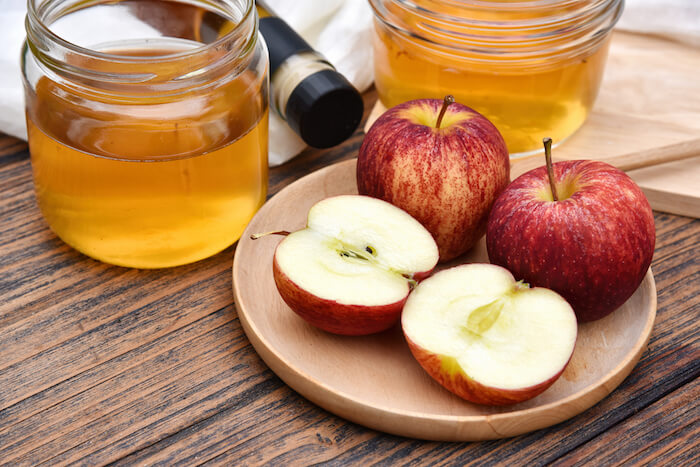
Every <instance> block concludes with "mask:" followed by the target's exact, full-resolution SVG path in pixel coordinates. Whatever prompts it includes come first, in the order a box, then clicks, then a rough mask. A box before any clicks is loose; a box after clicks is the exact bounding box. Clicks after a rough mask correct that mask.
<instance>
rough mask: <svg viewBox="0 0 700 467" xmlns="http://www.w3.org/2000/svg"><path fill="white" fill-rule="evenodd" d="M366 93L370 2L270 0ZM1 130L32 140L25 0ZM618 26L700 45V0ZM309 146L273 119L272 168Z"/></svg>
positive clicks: (8, 1) (10, 51)
mask: <svg viewBox="0 0 700 467" xmlns="http://www.w3.org/2000/svg"><path fill="white" fill-rule="evenodd" d="M267 3H268V4H269V5H270V7H272V8H273V9H274V10H275V12H276V13H277V14H278V15H279V16H280V17H282V18H284V19H285V20H286V21H287V22H288V23H289V24H290V25H291V26H292V27H293V28H294V29H295V30H297V31H298V32H299V33H300V34H301V35H302V36H303V37H304V38H305V39H306V40H307V41H308V42H309V43H310V44H311V45H312V46H314V47H315V48H316V50H318V51H319V52H321V53H322V54H324V55H325V56H326V58H327V59H328V60H329V61H330V62H331V63H333V64H334V65H335V66H336V68H338V70H339V71H340V72H341V73H343V74H344V75H345V76H346V77H347V78H348V79H349V80H350V82H352V83H353V84H354V85H355V86H356V87H357V88H358V89H359V90H360V91H364V90H366V89H367V88H368V87H369V86H371V84H372V81H373V79H374V76H373V66H372V44H371V28H372V12H371V9H370V7H369V2H368V0H294V1H292V0H267ZM0 12H2V13H1V14H0V44H2V46H1V47H0V131H2V132H4V133H8V134H11V135H14V136H17V137H19V138H23V139H24V138H26V129H25V123H24V103H23V91H22V82H21V78H20V68H19V50H20V47H21V44H22V41H23V40H24V14H25V1H24V0H0ZM618 28H620V29H624V30H629V31H636V32H643V33H650V34H657V35H662V36H667V37H669V38H672V39H675V40H678V41H682V42H685V43H688V44H691V45H696V46H700V0H666V1H663V2H661V1H659V0H626V5H625V12H624V13H623V15H622V18H621V20H620V22H619V24H618ZM304 148H305V144H304V142H303V141H301V139H300V138H299V137H298V136H297V135H296V134H295V133H294V132H293V131H292V130H291V129H289V127H288V126H287V125H286V124H285V123H284V122H283V121H282V120H281V119H280V118H279V117H278V116H276V115H271V118H270V148H269V161H270V165H273V166H274V165H278V164H282V163H284V162H286V161H287V160H289V159H291V158H292V157H294V156H295V155H296V154H298V153H299V152H301V151H302V150H303V149H304Z"/></svg>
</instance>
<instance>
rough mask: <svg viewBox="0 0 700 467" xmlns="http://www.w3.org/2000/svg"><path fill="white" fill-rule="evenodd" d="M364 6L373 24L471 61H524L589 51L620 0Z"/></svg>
mask: <svg viewBox="0 0 700 467" xmlns="http://www.w3.org/2000/svg"><path fill="white" fill-rule="evenodd" d="M369 2H370V5H371V6H372V9H373V10H374V15H375V18H376V20H377V21H378V22H379V23H381V24H383V25H384V26H386V27H388V28H390V29H391V30H393V31H394V32H396V33H398V34H401V35H403V36H405V37H408V38H410V39H412V40H417V41H421V42H424V43H427V44H432V45H433V46H437V47H438V48H441V49H444V50H445V51H446V53H456V54H460V53H464V54H466V55H468V56H469V58H470V59H473V60H475V61H484V60H486V61H488V60H489V59H490V57H494V56H498V57H499V59H508V60H518V61H527V60H528V59H531V58H532V59H541V58H542V57H543V56H553V55H565V54H568V53H571V52H572V50H576V51H577V52H582V51H584V50H586V49H590V48H592V47H595V45H596V44H598V43H599V42H600V41H601V40H602V39H603V38H605V37H606V35H607V33H608V32H609V31H610V30H611V29H612V27H613V26H614V25H615V24H616V23H617V20H618V19H619V17H620V15H621V13H622V9H623V5H624V0H522V1H511V2H506V1H504V0H459V1H458V0H434V1H432V2H431V3H432V4H433V5H437V6H443V7H445V9H444V11H441V10H439V9H438V8H435V7H432V8H427V7H425V6H422V5H420V2H419V1H418V0H369ZM455 12H457V13H460V14H456V13H455ZM470 13H471V14H472V15H471V16H470ZM479 15H485V17H481V18H480V17H479ZM564 39H571V40H570V41H566V40H564ZM516 44H517V47H514V45H516Z"/></svg>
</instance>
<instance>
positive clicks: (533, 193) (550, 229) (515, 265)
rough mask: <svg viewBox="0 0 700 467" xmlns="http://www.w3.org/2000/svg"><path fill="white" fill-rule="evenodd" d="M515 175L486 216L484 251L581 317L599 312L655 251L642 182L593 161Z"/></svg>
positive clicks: (616, 303)
mask: <svg viewBox="0 0 700 467" xmlns="http://www.w3.org/2000/svg"><path fill="white" fill-rule="evenodd" d="M553 172H554V186H555V189H556V191H557V193H558V194H557V197H558V201H554V198H553V195H552V189H551V187H550V184H549V178H548V175H547V171H546V168H545V167H541V168H538V169H534V170H532V171H530V172H527V173H525V174H523V175H521V176H520V177H518V178H517V179H516V180H515V181H513V183H511V184H510V185H509V186H508V188H506V190H505V191H504V192H503V193H502V194H501V195H500V196H499V198H498V200H497V201H496V203H495V204H494V207H493V210H492V211H491V215H490V218H489V223H488V230H487V234H486V246H487V250H488V255H489V259H490V261H491V262H492V263H494V264H499V265H501V266H504V267H505V268H507V269H508V270H510V271H511V272H512V273H513V275H514V276H515V277H516V278H518V279H523V280H524V281H526V282H528V283H529V284H532V285H534V286H538V287H546V288H549V289H552V290H554V291H556V292H558V293H559V294H561V295H562V296H563V297H564V298H565V299H566V300H567V301H568V302H569V303H570V304H571V306H572V307H573V308H574V310H575V311H576V315H577V317H578V319H579V321H581V322H583V321H592V320H596V319H599V318H602V317H604V316H606V315H608V314H609V313H611V312H613V311H614V310H615V309H617V308H618V307H620V306H621V305H622V304H623V303H625V301H626V300H627V299H629V298H630V297H631V296H632V294H633V293H634V292H635V290H637V287H639V284H640V283H641V281H642V279H643V278H644V275H645V274H646V272H647V270H648V269H649V265H650V264H651V259H652V256H653V254H654V243H655V238H656V237H655V230H654V216H653V214H652V211H651V207H650V206H649V202H648V201H647V199H646V197H645V196H644V193H642V190H641V189H640V188H639V187H638V186H637V185H636V184H635V183H634V181H632V179H631V178H630V177H629V176H627V175H626V174H625V173H624V172H622V171H621V170H618V169H616V168H615V167H613V166H611V165H609V164H606V163H603V162H597V161H584V160H579V161H563V162H557V163H555V164H553Z"/></svg>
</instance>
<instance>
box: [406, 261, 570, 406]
mask: <svg viewBox="0 0 700 467" xmlns="http://www.w3.org/2000/svg"><path fill="white" fill-rule="evenodd" d="M401 324H402V327H403V332H404V335H405V337H406V341H407V342H408V346H409V348H410V350H411V353H412V354H413V356H414V357H415V358H416V360H417V361H418V363H420V365H421V366H422V367H423V368H424V369H425V371H427V372H428V374H429V375H430V376H431V377H433V378H434V379H435V380H436V381H437V382H439V383H440V384H441V385H442V386H444V387H445V388H446V389H448V390H449V391H451V392H453V393H454V394H456V395H458V396H460V397H462V398H463V399H466V400H468V401H471V402H475V403H477V404H487V405H505V404H514V403H517V402H522V401H525V400H527V399H531V398H533V397H535V396H537V395H538V394H540V393H542V392H543V391H544V390H545V389H547V388H548V387H549V386H551V385H552V384H553V383H554V382H555V381H556V380H557V378H558V377H559V376H560V375H561V373H562V372H563V371H564V368H565V367H566V365H567V363H568V362H569V360H570V358H571V356H572V354H573V351H574V346H575V343H576V334H577V325H576V317H575V315H574V312H573V310H572V308H571V306H570V305H569V304H568V303H567V302H566V300H564V299H563V298H562V297H561V296H559V295H558V294H557V293H555V292H552V291H551V290H547V289H543V288H532V289H531V288H529V287H528V286H527V284H523V283H521V282H516V281H515V279H514V278H513V276H512V274H511V273H510V272H508V271H507V270H506V269H504V268H501V267H499V266H494V265H491V264H466V265H463V266H457V267H454V268H451V269H446V270H444V271H441V272H438V273H436V274H434V275H433V276H432V277H430V278H428V279H426V280H424V281H423V282H421V283H420V284H419V285H418V286H417V287H416V289H415V290H414V291H413V292H412V293H411V295H410V296H409V298H408V300H407V301H406V305H405V306H404V311H403V314H402V317H401Z"/></svg>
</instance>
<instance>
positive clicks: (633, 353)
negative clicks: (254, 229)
mask: <svg viewBox="0 0 700 467" xmlns="http://www.w3.org/2000/svg"><path fill="white" fill-rule="evenodd" d="M356 162H357V159H350V160H346V161H341V162H336V163H334V164H331V165H329V166H326V167H324V168H321V169H319V170H316V171H314V172H311V173H309V174H307V175H305V176H303V177H301V178H299V179H298V180H296V181H294V182H292V183H290V184H289V185H288V186H286V187H284V188H283V189H282V190H280V191H279V192H278V193H276V194H275V195H274V196H272V197H271V198H270V199H269V200H268V201H267V202H266V203H265V205H264V206H263V207H262V208H261V209H260V210H259V211H258V212H257V213H256V214H255V216H254V217H253V219H252V220H251V221H250V223H249V225H248V227H246V229H245V231H244V232H243V235H242V236H241V242H239V244H238V245H237V246H236V251H235V254H234V259H233V267H232V278H233V280H232V287H233V294H234V299H235V303H234V304H235V307H236V310H237V314H238V317H239V319H240V321H241V324H242V326H243V330H244V332H245V333H246V337H247V338H248V340H249V341H250V342H251V344H252V345H253V348H254V349H255V351H256V352H257V353H258V355H259V356H260V358H261V359H262V360H263V361H264V362H265V364H266V365H267V366H268V367H269V368H270V369H271V370H272V371H273V372H274V373H275V374H276V375H277V376H278V377H279V378H280V379H282V380H283V381H284V382H285V384H287V385H288V386H289V387H291V388H292V389H294V390H295V391H296V392H298V393H299V394H301V395H302V396H303V397H304V398H305V399H307V400H310V401H312V402H313V403H315V404H317V405H319V406H320V407H322V408H324V409H326V410H328V411H330V412H332V413H334V414H336V415H338V416H340V417H342V418H345V419H348V420H351V421H353V422H355V423H358V424H360V425H363V426H366V427H370V428H373V429H378V430H381V431H384V432H387V433H393V434H398V435H401V436H407V435H405V434H402V433H401V432H397V431H392V430H387V429H386V428H385V427H382V426H380V425H381V424H379V425H377V424H369V423H366V421H359V420H356V419H354V417H350V416H348V415H347V414H345V413H339V412H338V411H337V410H336V409H335V408H330V407H329V405H330V404H328V403H326V401H325V400H321V401H319V400H318V399H320V398H317V397H314V396H313V395H309V394H307V391H306V388H304V387H301V388H300V387H298V386H304V385H303V384H297V381H293V382H290V381H288V379H291V378H287V375H285V376H282V375H281V374H280V373H281V372H282V371H280V370H278V369H276V367H277V366H278V365H279V366H282V367H283V369H284V370H286V371H287V372H292V373H293V374H294V376H295V378H296V379H298V380H300V381H305V382H308V383H309V384H312V385H313V386H315V387H318V388H322V389H323V391H325V392H327V393H330V394H332V395H334V396H335V397H340V398H341V399H342V400H344V401H347V402H350V403H351V404H352V405H354V406H357V407H361V408H363V409H370V410H372V411H375V412H381V413H384V414H390V415H391V416H399V417H402V418H408V419H421V420H426V421H440V422H447V423H456V424H470V423H477V422H486V423H487V424H488V425H490V426H491V428H492V430H493V431H494V432H495V433H496V434H497V435H498V436H495V437H494V438H505V437H510V436H516V435H518V434H522V433H526V432H531V431H535V430H538V429H541V428H545V427H547V426H552V425H555V424H557V423H561V422H562V421H565V420H568V419H569V418H573V417H574V416H576V415H578V414H580V413H582V412H584V411H585V410H586V409H588V408H590V407H592V406H593V405H595V404H596V403H597V402H599V401H601V400H602V399H604V398H605V397H606V396H607V395H608V394H610V393H611V392H613V391H614V390H615V389H616V388H617V386H618V385H619V384H620V383H622V381H624V379H625V378H626V377H627V376H628V375H629V374H630V373H631V372H632V370H633V369H634V367H635V366H636V363H637V362H638V361H639V359H640V357H641V355H642V353H643V352H644V350H645V349H646V346H647V343H648V341H649V338H650V336H651V331H652V329H653V325H654V322H655V319H656V312H657V306H658V302H657V300H658V294H657V290H656V281H655V279H654V276H653V273H652V270H651V267H650V268H649V269H648V270H647V272H646V274H645V275H644V278H643V279H642V282H641V283H640V286H639V287H642V286H643V285H644V283H645V282H648V287H649V289H650V290H649V293H650V299H651V300H650V302H651V303H650V309H651V310H650V312H649V313H648V314H647V320H646V322H645V323H644V327H643V328H642V331H641V332H640V334H639V337H638V338H637V340H636V342H635V343H634V345H633V346H632V347H631V349H630V351H629V352H628V353H626V355H625V357H624V358H623V359H621V360H620V362H619V363H618V364H617V365H616V366H615V367H614V368H613V369H611V370H610V371H608V372H607V373H606V374H605V375H604V376H603V377H602V378H600V379H599V380H597V381H595V382H594V383H592V384H591V385H588V386H585V387H583V388H582V389H580V390H579V391H577V392H575V393H573V394H571V395H569V396H567V397H565V398H563V399H560V400H557V401H552V402H549V403H546V404H543V405H537V406H534V407H528V408H524V409H520V410H516V411H513V412H503V413H494V414H488V415H442V414H430V413H426V412H420V411H408V410H403V409H396V410H390V409H387V408H386V407H382V406H377V405H374V404H372V403H368V402H366V401H363V400H361V399H358V398H357V397H355V396H353V395H350V394H347V393H346V392H345V391H344V390H342V389H336V388H333V387H331V386H329V385H328V384H326V383H324V382H323V381H319V380H317V379H316V378H314V377H312V376H310V375H308V374H306V373H305V372H303V371H301V370H300V369H299V368H298V367H296V366H295V365H293V364H291V362H290V361H289V360H288V359H287V358H286V357H285V356H284V355H282V354H281V353H280V352H279V351H278V349H276V348H275V347H274V346H273V345H271V343H270V342H269V341H268V340H267V339H266V338H265V337H264V335H263V334H261V333H260V332H259V329H258V328H257V326H255V325H254V324H253V323H252V322H251V321H250V320H249V319H248V316H247V313H248V311H247V310H245V309H244V307H243V306H242V305H241V303H242V302H243V301H242V300H241V293H240V290H239V288H240V287H239V286H238V285H237V277H238V276H240V274H241V273H240V268H241V266H240V261H238V258H239V251H240V250H241V243H242V244H243V245H246V244H247V243H248V242H249V241H251V240H250V239H249V237H250V232H249V228H250V225H252V224H253V221H254V220H255V219H256V218H257V217H258V216H264V215H265V213H266V211H268V210H269V209H271V208H270V206H273V205H274V204H273V200H275V199H277V198H278V197H280V198H281V197H284V196H285V194H286V192H288V191H291V190H293V189H294V188H295V187H296V186H297V185H298V184H303V183H308V182H309V180H310V179H313V178H319V177H322V176H323V174H324V173H326V172H329V171H332V170H341V169H343V167H342V166H344V165H347V166H351V165H353V164H355V163H356ZM270 273H272V267H271V266H270ZM251 335H252V336H251ZM259 346H262V349H260V348H258V347H259ZM268 359H274V361H272V362H271V361H268ZM616 378H619V380H618V381H614V380H615V379H616ZM611 381H614V382H613V385H612V386H611V387H607V386H606V385H607V384H608V383H610V382H611ZM601 387H602V388H605V389H606V391H605V392H604V393H602V394H598V392H599V390H600V388H601ZM581 400H584V401H585V402H584V403H583V405H582V406H581V408H580V410H577V411H576V413H575V414H573V415H567V416H564V417H559V418H557V417H553V418H552V420H551V422H547V423H545V424H541V426H537V427H534V428H531V429H526V430H523V431H519V432H514V433H512V434H505V435H503V434H499V433H498V432H496V430H495V429H494V428H493V426H492V424H493V423H494V422H500V421H512V420H514V419H518V418H522V417H531V416H534V415H537V414H540V413H546V412H548V411H551V410H552V409H554V408H556V407H559V406H564V405H567V404H570V403H572V402H576V401H581ZM555 418H557V419H555ZM409 436H410V435H409ZM494 438H478V439H494ZM425 439H430V438H425ZM434 439H440V440H445V438H444V437H440V438H434ZM450 439H451V440H467V439H476V438H465V437H456V438H450Z"/></svg>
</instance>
